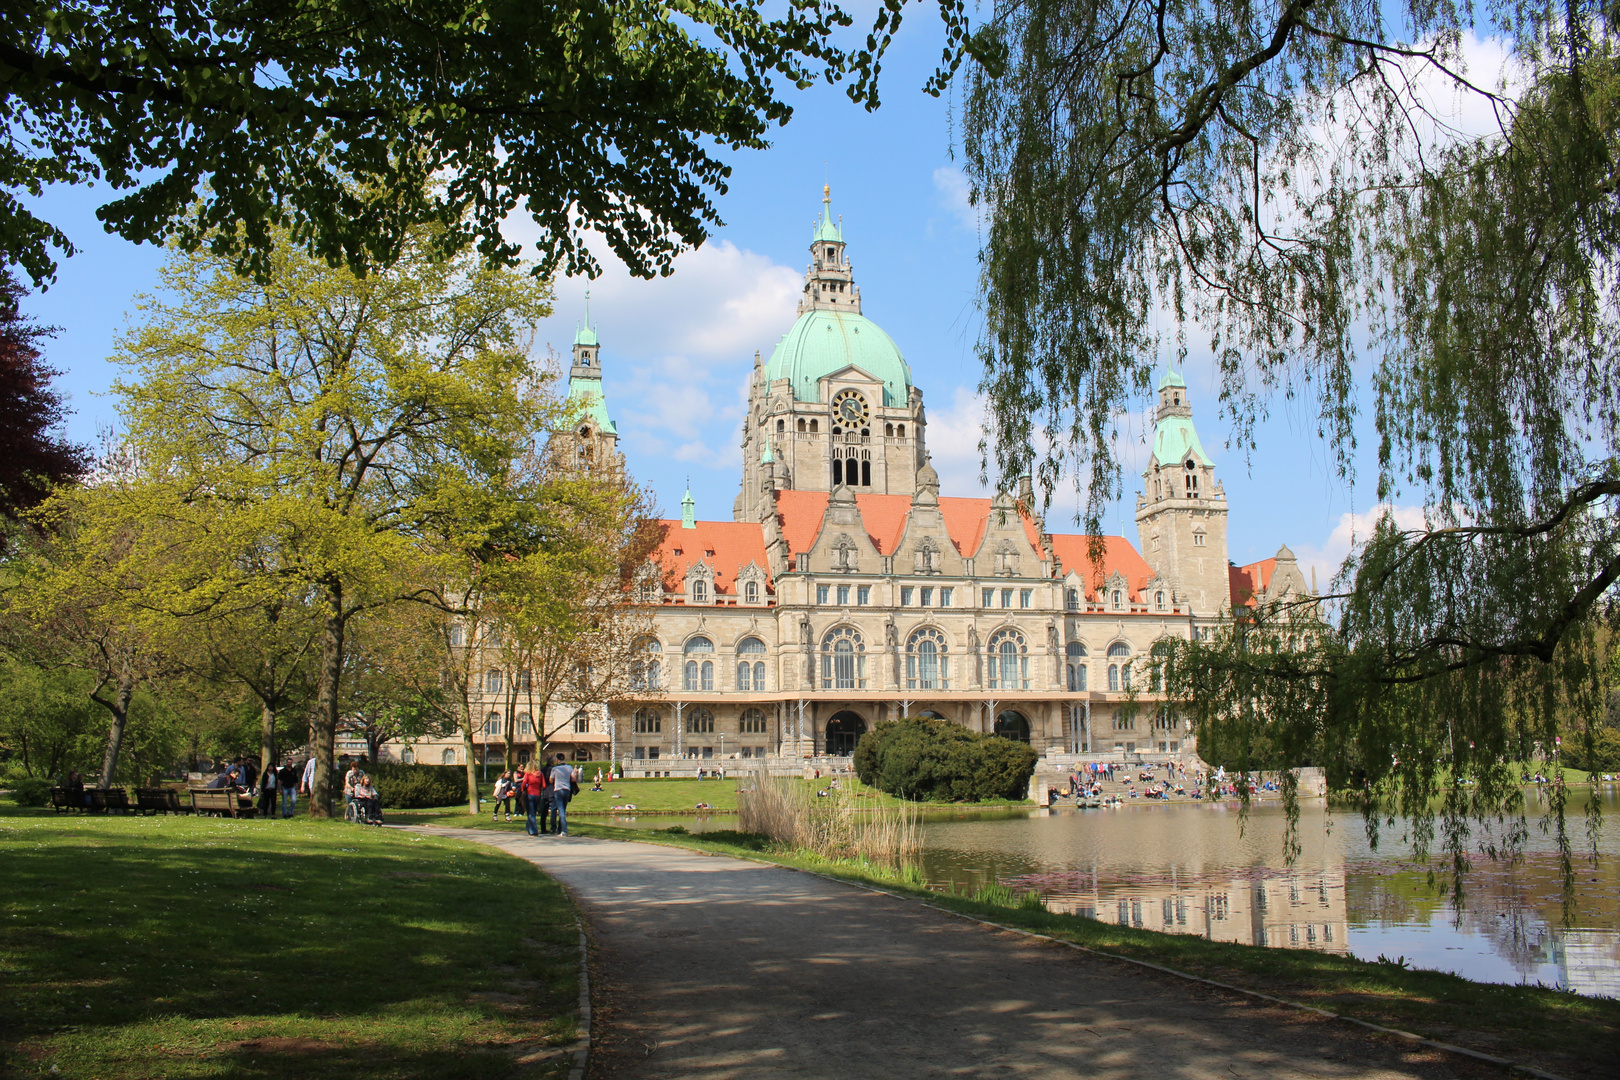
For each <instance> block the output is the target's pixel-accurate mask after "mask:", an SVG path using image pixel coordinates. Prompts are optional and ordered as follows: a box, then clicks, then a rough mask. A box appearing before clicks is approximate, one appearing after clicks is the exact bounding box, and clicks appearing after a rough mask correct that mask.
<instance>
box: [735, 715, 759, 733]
mask: <svg viewBox="0 0 1620 1080" xmlns="http://www.w3.org/2000/svg"><path fill="white" fill-rule="evenodd" d="M737 730H738V731H740V732H742V733H743V734H744V735H763V734H765V713H764V712H763V711H762V710H760V709H744V710H743V714H742V718H741V719H739V720H738V721H737Z"/></svg>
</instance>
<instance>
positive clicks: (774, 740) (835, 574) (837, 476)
mask: <svg viewBox="0 0 1620 1080" xmlns="http://www.w3.org/2000/svg"><path fill="white" fill-rule="evenodd" d="M810 252H811V262H810V265H809V267H808V269H807V270H806V274H805V289H804V294H803V299H802V300H801V302H800V305H799V314H798V319H797V321H796V323H795V325H794V327H793V328H792V329H791V330H790V331H789V332H788V333H787V335H785V336H784V338H783V340H782V342H781V343H780V344H779V345H778V346H777V348H776V349H775V350H774V351H773V353H772V355H771V358H770V359H769V361H765V360H764V359H762V358H761V357H760V356H759V355H758V354H756V358H755V366H754V374H753V380H752V383H751V386H750V393H749V402H748V412H747V416H746V418H745V420H744V424H743V432H742V447H743V460H744V468H743V475H742V477H741V486H740V491H739V493H738V496H737V498H736V500H735V502H734V504H733V507H732V520H730V521H702V520H698V515H697V514H696V512H695V507H694V504H693V500H692V498H691V494H690V492H688V493H687V495H686V498H685V499H684V500H683V515H682V519H681V520H678V521H677V520H666V521H662V522H660V527H661V528H662V529H663V540H662V543H661V545H660V547H659V549H658V552H657V554H656V556H655V557H654V559H653V560H652V561H651V562H650V563H649V565H648V566H647V568H646V569H645V571H644V572H643V574H642V575H641V576H640V577H639V579H638V581H637V584H636V586H635V587H636V589H637V592H638V595H639V596H640V597H641V598H642V599H643V600H644V601H645V602H647V603H649V604H652V605H655V607H656V611H655V618H654V622H655V627H656V629H655V632H654V634H653V636H652V637H651V638H649V639H648V640H647V641H646V642H645V645H644V648H645V654H644V657H645V658H644V664H643V666H642V667H641V668H640V669H639V670H638V672H637V673H636V677H635V683H636V687H635V689H634V691H633V692H632V693H631V694H630V695H629V696H628V697H627V699H626V700H623V701H618V702H614V703H612V704H611V705H610V706H606V707H601V708H597V709H592V710H587V711H586V713H585V714H582V716H583V718H582V719H580V720H579V721H578V724H579V725H580V726H582V727H583V728H584V730H581V731H579V732H577V733H576V732H574V731H573V730H572V725H567V724H559V723H558V722H555V721H553V720H551V719H550V718H548V725H547V727H548V730H550V729H553V728H558V727H562V728H565V729H566V730H565V732H564V733H563V735H562V737H560V738H556V739H553V740H552V741H553V743H554V744H556V746H557V747H558V748H561V749H566V750H571V751H573V752H575V754H576V756H586V755H589V756H591V757H600V756H604V755H607V754H611V755H612V756H614V757H615V758H616V759H618V760H620V761H622V762H623V763H624V766H625V768H626V770H627V771H628V773H629V774H630V775H638V774H657V773H659V772H664V771H671V770H673V771H675V772H680V771H683V770H689V769H691V768H693V767H702V766H703V765H704V763H709V767H714V766H715V765H717V764H718V761H719V760H720V759H725V760H727V761H728V762H732V761H736V760H740V759H749V760H757V759H770V760H771V761H772V764H773V766H781V765H783V764H784V763H802V762H803V761H804V759H806V758H820V757H823V756H829V755H831V756H837V755H842V754H847V753H849V752H850V750H851V749H852V747H853V745H854V742H855V740H856V739H858V738H859V736H860V734H861V733H863V732H865V731H867V730H870V728H871V727H872V725H873V724H875V723H877V722H878V721H880V720H884V719H890V718H895V717H900V716H906V715H913V716H915V715H931V716H936V717H941V718H944V719H948V720H951V721H953V722H955V723H959V724H963V725H965V726H967V727H969V728H971V729H972V730H975V731H995V732H998V733H1001V734H1004V735H1007V736H1010V737H1013V738H1018V739H1024V740H1027V741H1029V742H1031V743H1032V744H1033V745H1035V746H1036V747H1037V748H1038V749H1039V750H1040V752H1041V753H1042V754H1043V755H1045V756H1047V757H1048V758H1049V759H1059V760H1061V759H1070V758H1074V757H1082V756H1087V755H1091V756H1098V757H1105V758H1106V757H1118V756H1119V755H1122V754H1129V753H1147V754H1154V755H1188V754H1191V753H1193V752H1194V751H1195V749H1196V748H1195V745H1194V740H1193V737H1192V735H1191V734H1190V733H1189V732H1188V731H1187V730H1186V728H1185V727H1184V725H1183V723H1182V721H1181V719H1180V718H1179V717H1178V716H1176V715H1175V714H1174V712H1172V711H1170V710H1168V709H1166V708H1165V707H1164V705H1163V702H1162V698H1161V697H1160V696H1159V695H1157V694H1155V693H1154V692H1153V689H1154V688H1153V687H1152V686H1145V685H1142V683H1143V682H1145V681H1147V677H1148V676H1147V672H1146V659H1147V657H1148V656H1149V654H1150V651H1151V650H1152V648H1153V646H1154V643H1155V642H1157V641H1159V640H1160V639H1161V638H1165V637H1179V638H1187V637H1189V636H1191V635H1194V634H1198V633H1200V632H1202V631H1203V630H1204V629H1205V628H1206V627H1208V626H1211V625H1213V624H1214V623H1215V622H1216V621H1218V620H1220V619H1222V618H1225V617H1229V616H1230V614H1231V611H1232V607H1233V605H1234V603H1235V604H1238V605H1246V604H1252V603H1254V602H1256V601H1257V598H1258V599H1265V598H1267V596H1268V594H1275V593H1276V592H1277V590H1278V589H1280V588H1295V589H1300V590H1303V588H1304V582H1303V579H1302V578H1300V575H1299V571H1298V567H1297V566H1295V565H1294V564H1293V562H1292V556H1291V555H1290V554H1288V553H1287V549H1286V548H1284V549H1283V550H1282V551H1281V552H1279V555H1278V557H1277V558H1275V559H1272V560H1267V561H1266V562H1265V563H1257V564H1254V566H1252V567H1243V568H1237V567H1231V566H1229V564H1228V562H1227V544H1226V521H1227V512H1228V511H1227V504H1226V496H1225V492H1224V491H1223V489H1222V486H1221V484H1220V482H1219V481H1218V480H1217V479H1216V478H1215V475H1214V473H1215V466H1214V463H1213V461H1211V460H1210V458H1209V457H1208V455H1207V454H1206V453H1205V452H1204V450H1203V447H1202V445H1201V444H1200V442H1199V440H1198V436H1197V432H1196V429H1195V428H1194V426H1193V414H1192V401H1191V399H1190V396H1189V395H1188V393H1187V388H1186V385H1185V383H1184V381H1183V380H1182V379H1181V378H1180V376H1179V375H1176V374H1175V373H1173V372H1172V373H1168V374H1167V375H1166V376H1165V377H1164V378H1163V379H1162V380H1161V384H1160V388H1159V405H1158V410H1157V419H1156V425H1155V441H1154V453H1153V455H1152V456H1151V458H1150V461H1149V465H1148V468H1147V471H1146V472H1145V473H1144V475H1143V485H1144V486H1143V491H1142V493H1141V495H1140V497H1139V500H1138V504H1137V515H1136V520H1137V530H1138V538H1139V540H1140V544H1141V548H1140V550H1138V548H1136V547H1133V546H1132V545H1131V543H1130V542H1129V541H1128V540H1126V539H1125V538H1124V537H1119V536H1107V537H1102V538H1101V539H1100V541H1099V542H1098V543H1097V544H1095V545H1094V544H1093V543H1092V540H1091V538H1089V537H1086V536H1079V535H1065V534H1052V533H1049V532H1048V531H1047V529H1046V527H1045V524H1044V522H1043V521H1042V520H1041V519H1040V518H1039V517H1038V516H1037V515H1036V514H1035V512H1034V511H1033V509H1032V508H1033V506H1034V500H1033V498H1032V493H1031V491H1030V490H1029V486H1028V483H1027V482H1026V483H1025V484H1024V485H1023V489H1022V490H1021V491H1019V492H1016V493H1002V494H999V495H997V496H996V497H995V498H993V499H984V498H958V497H950V496H942V495H941V494H940V490H939V488H940V482H939V476H938V474H937V473H936V472H935V470H934V469H933V468H932V467H931V466H930V465H929V464H928V455H927V451H926V441H925V436H926V427H927V418H926V414H925V412H924V410H923V394H922V390H921V389H920V388H918V387H917V386H915V385H914V384H913V383H912V380H911V371H910V367H909V365H908V364H907V363H906V362H905V360H904V358H903V357H902V356H901V354H900V351H899V349H898V347H897V346H895V344H894V343H893V341H892V340H891V339H889V337H888V336H887V335H886V334H884V333H883V331H882V330H881V329H879V328H878V327H877V326H876V325H875V324H873V323H872V322H871V321H870V320H868V319H866V318H865V316H864V315H862V313H861V295H860V291H859V289H858V287H857V286H856V285H855V282H854V275H853V270H852V268H851V265H850V263H849V260H848V256H847V252H846V247H845V242H844V237H843V230H842V227H841V226H840V225H838V224H836V223H834V221H833V218H832V215H831V210H830V205H829V200H828V199H827V197H826V195H825V193H824V201H823V212H822V217H821V221H820V223H819V225H818V227H817V229H816V231H815V234H814V239H813V241H812V243H811V247H810ZM597 349H598V343H597V339H596V335H595V331H594V329H592V328H590V327H587V328H586V330H584V331H582V338H581V342H580V343H578V344H576V346H575V366H574V369H573V371H572V373H571V380H570V388H571V392H573V393H574V394H575V395H576V397H577V398H578V399H579V400H580V401H581V403H582V405H584V406H585V407H584V408H583V409H582V420H581V423H580V427H579V431H578V432H577V433H576V436H577V441H578V443H579V447H580V448H579V449H578V450H577V451H576V452H577V453H579V454H580V457H581V460H582V461H594V462H595V463H596V464H597V465H598V466H600V467H618V461H619V459H618V456H617V446H616V439H617V434H618V433H617V429H616V428H614V427H613V424H612V421H611V419H610V418H609V416H608V413H607V409H606V404H605V399H603V397H602V396H601V383H600V371H601V369H600V363H599V360H598V356H597ZM609 434H610V435H611V438H612V440H613V442H607V441H605V440H606V438H607V436H608V435H609ZM593 455H594V457H593ZM1094 548H1095V550H1094ZM1094 555H1096V556H1100V557H1098V558H1097V559H1096V561H1093V559H1094ZM1133 681H1134V682H1135V684H1136V685H1135V691H1134V693H1133V691H1132V685H1133ZM548 749H550V747H548ZM419 753H420V752H419ZM525 753H526V752H525ZM421 759H422V760H432V759H431V758H430V757H422V758H421ZM730 767H733V768H735V767H737V766H736V765H734V764H733V765H731V766H730Z"/></svg>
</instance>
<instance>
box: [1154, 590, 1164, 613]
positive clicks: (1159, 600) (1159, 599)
mask: <svg viewBox="0 0 1620 1080" xmlns="http://www.w3.org/2000/svg"><path fill="white" fill-rule="evenodd" d="M1153 606H1154V607H1156V608H1158V609H1159V610H1160V611H1163V610H1164V593H1163V592H1162V591H1161V592H1156V593H1154V594H1153Z"/></svg>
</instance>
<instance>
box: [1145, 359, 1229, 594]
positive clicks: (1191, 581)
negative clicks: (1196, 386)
mask: <svg viewBox="0 0 1620 1080" xmlns="http://www.w3.org/2000/svg"><path fill="white" fill-rule="evenodd" d="M1136 531H1137V537H1138V539H1139V541H1140V543H1141V545H1142V557H1143V558H1145V559H1146V560H1147V562H1148V565H1149V566H1151V567H1153V569H1154V570H1155V571H1157V572H1158V574H1159V575H1160V576H1161V577H1164V578H1166V579H1168V580H1170V581H1173V582H1175V593H1176V596H1177V599H1179V600H1182V601H1184V602H1186V603H1187V604H1188V605H1190V606H1191V608H1192V613H1193V617H1194V619H1195V620H1197V621H1199V622H1204V621H1206V620H1213V619H1215V618H1218V617H1219V616H1220V615H1221V614H1222V612H1223V611H1224V610H1225V609H1226V608H1227V607H1228V606H1229V605H1230V603H1231V599H1230V598H1231V581H1230V579H1229V577H1228V574H1227V563H1226V491H1225V490H1224V489H1223V488H1222V486H1221V484H1220V482H1219V481H1218V480H1216V479H1215V463H1214V462H1213V461H1211V460H1210V457H1209V455H1208V454H1207V453H1205V452H1204V444H1203V442H1202V441H1201V440H1200V439H1199V438H1198V429H1197V428H1195V427H1194V426H1193V417H1192V399H1191V397H1190V396H1189V395H1188V393H1187V380H1185V379H1183V378H1182V377H1181V376H1180V375H1179V374H1178V373H1176V372H1175V371H1166V372H1165V373H1164V375H1163V377H1161V378H1160V379H1159V405H1158V409H1157V410H1156V412H1155V413H1154V420H1153V452H1152V453H1151V454H1150V455H1148V464H1147V470H1146V471H1145V472H1143V473H1142V490H1141V491H1140V492H1139V493H1138V494H1137V497H1136Z"/></svg>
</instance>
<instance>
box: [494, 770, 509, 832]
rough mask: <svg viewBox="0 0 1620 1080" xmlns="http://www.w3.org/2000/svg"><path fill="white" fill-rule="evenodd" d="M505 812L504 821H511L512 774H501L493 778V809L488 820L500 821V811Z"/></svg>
mask: <svg viewBox="0 0 1620 1080" xmlns="http://www.w3.org/2000/svg"><path fill="white" fill-rule="evenodd" d="M503 809H504V810H505V811H506V820H507V821H511V820H512V774H511V773H509V772H503V773H501V775H499V776H497V777H496V778H495V809H494V811H493V812H492V813H491V814H490V815H489V820H491V821H499V820H501V811H502V810H503Z"/></svg>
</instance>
